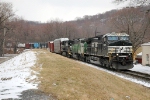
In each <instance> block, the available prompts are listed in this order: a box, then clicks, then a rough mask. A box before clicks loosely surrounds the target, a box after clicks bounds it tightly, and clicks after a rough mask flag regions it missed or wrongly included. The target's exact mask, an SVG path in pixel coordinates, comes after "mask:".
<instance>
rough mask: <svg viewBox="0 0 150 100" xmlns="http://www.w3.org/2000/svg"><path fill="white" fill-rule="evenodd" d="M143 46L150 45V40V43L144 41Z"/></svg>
mask: <svg viewBox="0 0 150 100" xmlns="http://www.w3.org/2000/svg"><path fill="white" fill-rule="evenodd" d="M141 46H150V42H148V43H143V44H141Z"/></svg>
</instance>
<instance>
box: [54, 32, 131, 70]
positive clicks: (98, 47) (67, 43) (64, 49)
mask: <svg viewBox="0 0 150 100" xmlns="http://www.w3.org/2000/svg"><path fill="white" fill-rule="evenodd" d="M53 43H54V44H53V45H54V46H53V50H54V51H53V52H55V53H59V54H62V55H64V56H67V57H72V58H75V59H78V60H82V61H85V62H90V63H94V64H98V65H101V66H103V67H107V68H111V69H116V70H126V69H131V68H133V58H132V43H131V41H130V40H129V35H128V34H126V33H115V32H113V33H107V34H104V35H99V36H95V37H91V38H81V39H74V40H69V39H68V38H60V39H55V40H54V42H53Z"/></svg>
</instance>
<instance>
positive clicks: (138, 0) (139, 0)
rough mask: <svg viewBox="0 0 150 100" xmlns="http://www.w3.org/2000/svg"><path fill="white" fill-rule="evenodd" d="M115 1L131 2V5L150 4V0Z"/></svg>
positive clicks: (117, 1)
mask: <svg viewBox="0 0 150 100" xmlns="http://www.w3.org/2000/svg"><path fill="white" fill-rule="evenodd" d="M113 2H114V3H117V4H120V3H124V2H129V4H130V5H138V6H140V5H150V0H113Z"/></svg>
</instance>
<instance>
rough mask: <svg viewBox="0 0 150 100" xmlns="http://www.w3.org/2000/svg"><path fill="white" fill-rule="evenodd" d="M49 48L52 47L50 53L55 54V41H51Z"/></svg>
mask: <svg viewBox="0 0 150 100" xmlns="http://www.w3.org/2000/svg"><path fill="white" fill-rule="evenodd" d="M49 46H50V52H54V41H50V43H49Z"/></svg>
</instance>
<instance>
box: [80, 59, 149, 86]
mask: <svg viewBox="0 0 150 100" xmlns="http://www.w3.org/2000/svg"><path fill="white" fill-rule="evenodd" d="M80 63H82V64H85V65H87V66H89V67H93V68H96V69H98V70H102V71H105V72H107V73H110V74H112V75H115V76H117V77H120V78H123V79H126V80H129V81H131V82H135V83H137V84H141V85H143V86H146V87H150V83H148V82H145V81H142V80H137V79H134V78H132V77H129V76H127V75H124V74H121V73H118V72H112V71H109V70H107V69H104V68H101V67H98V66H95V65H92V64H88V63H84V62H80ZM131 70H132V71H137V72H142V73H148V74H150V67H148V66H142V65H140V64H137V65H134V68H132V69H131Z"/></svg>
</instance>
